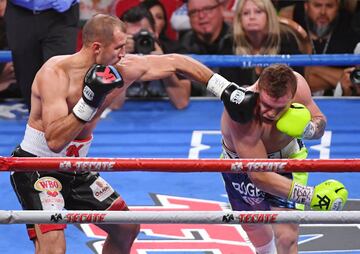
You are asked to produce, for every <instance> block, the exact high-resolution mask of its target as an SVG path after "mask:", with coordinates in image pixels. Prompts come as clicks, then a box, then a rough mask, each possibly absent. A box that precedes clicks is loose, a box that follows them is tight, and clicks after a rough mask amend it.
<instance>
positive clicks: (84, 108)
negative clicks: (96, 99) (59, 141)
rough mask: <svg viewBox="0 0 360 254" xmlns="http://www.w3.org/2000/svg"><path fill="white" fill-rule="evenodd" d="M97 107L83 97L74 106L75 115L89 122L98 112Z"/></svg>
mask: <svg viewBox="0 0 360 254" xmlns="http://www.w3.org/2000/svg"><path fill="white" fill-rule="evenodd" d="M96 111H97V108H94V107H91V106H90V105H89V104H87V103H86V102H85V101H84V99H83V98H80V100H79V101H78V103H76V105H75V107H74V108H73V113H74V115H75V116H76V117H77V118H79V119H80V120H82V121H85V122H89V121H90V120H91V119H92V118H93V117H94V115H95V114H96Z"/></svg>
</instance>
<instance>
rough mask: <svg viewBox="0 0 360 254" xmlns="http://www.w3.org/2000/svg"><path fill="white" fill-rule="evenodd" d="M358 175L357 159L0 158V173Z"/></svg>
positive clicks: (359, 161) (359, 166)
mask: <svg viewBox="0 0 360 254" xmlns="http://www.w3.org/2000/svg"><path fill="white" fill-rule="evenodd" d="M34 170H37V171H52V170H60V171H68V172H73V171H81V172H84V171H103V172H110V171H158V172H230V173H231V172H232V173H235V172H248V171H259V172H360V159H327V160H325V159H307V160H297V159H238V160H229V159H144V158H139V159H129V158H121V159H120V158H74V157H65V158H24V157H22V158H18V157H0V171H34Z"/></svg>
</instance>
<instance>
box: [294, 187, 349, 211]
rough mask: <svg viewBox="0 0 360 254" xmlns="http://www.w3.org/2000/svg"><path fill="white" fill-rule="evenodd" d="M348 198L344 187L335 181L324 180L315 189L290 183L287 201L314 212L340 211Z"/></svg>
mask: <svg viewBox="0 0 360 254" xmlns="http://www.w3.org/2000/svg"><path fill="white" fill-rule="evenodd" d="M347 198H348V191H347V190H346V188H345V186H344V185H343V184H342V183H341V182H339V181H337V180H326V181H324V182H322V183H320V184H319V185H316V186H315V187H311V186H303V185H301V184H298V183H296V182H293V183H292V186H291V191H290V194H289V199H290V200H293V201H295V202H296V203H302V204H305V205H307V206H310V208H311V209H312V210H316V211H340V210H342V209H343V207H344V205H345V203H346V201H347Z"/></svg>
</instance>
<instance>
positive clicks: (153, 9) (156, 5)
mask: <svg viewBox="0 0 360 254" xmlns="http://www.w3.org/2000/svg"><path fill="white" fill-rule="evenodd" d="M141 6H144V7H145V8H146V9H147V10H148V11H149V12H150V13H151V15H152V17H153V19H154V21H155V34H156V36H157V38H158V40H159V43H160V46H161V48H162V49H163V50H164V53H179V52H181V49H180V45H179V44H178V43H177V42H176V41H174V40H171V39H170V38H169V37H168V36H167V35H166V30H167V27H168V18H167V16H166V10H165V7H164V5H163V4H162V3H161V2H160V1H159V0H145V1H143V2H141Z"/></svg>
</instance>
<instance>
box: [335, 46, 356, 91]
mask: <svg viewBox="0 0 360 254" xmlns="http://www.w3.org/2000/svg"><path fill="white" fill-rule="evenodd" d="M354 54H358V55H360V42H359V43H358V44H357V45H356V48H355V50H354ZM334 96H336V97H339V96H360V65H358V66H355V67H350V68H346V69H344V71H343V74H342V75H341V78H340V80H339V82H338V83H337V86H336V88H335V91H334Z"/></svg>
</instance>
